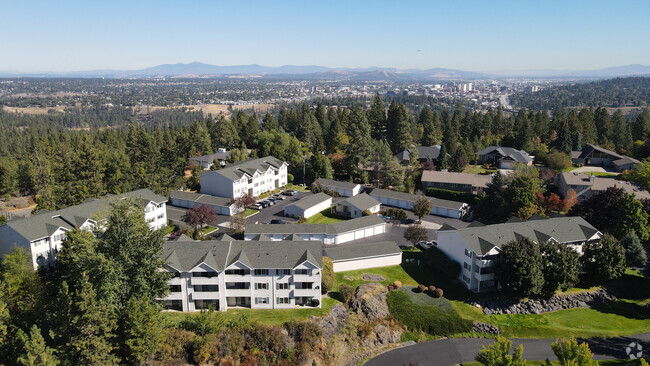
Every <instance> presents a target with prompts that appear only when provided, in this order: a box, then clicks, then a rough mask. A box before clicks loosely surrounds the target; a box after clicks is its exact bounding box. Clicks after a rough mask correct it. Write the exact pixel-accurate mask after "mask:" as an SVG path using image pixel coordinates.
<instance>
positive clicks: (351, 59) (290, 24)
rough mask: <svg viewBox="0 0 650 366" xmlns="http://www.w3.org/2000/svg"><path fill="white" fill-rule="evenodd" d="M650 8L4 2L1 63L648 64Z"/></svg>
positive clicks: (93, 66)
mask: <svg viewBox="0 0 650 366" xmlns="http://www.w3.org/2000/svg"><path fill="white" fill-rule="evenodd" d="M648 14H650V1H648V0H638V1H633V0H630V1H627V0H617V1H600V0H591V1H577V0H576V1H572V0H565V1H554V0H544V1H531V0H513V1H500V0H490V1H486V0H481V1H469V0H468V1H463V0H449V1H434V0H430V1H406V0H403V1H381V0H375V1H357V0H343V1H339V0H328V1H313V0H303V1H282V0H272V1H270V0H265V1H247V0H237V1H223V0H211V1H198V0H183V1H180V0H179V1H165V0H157V1H144V0H142V1H140V0H131V1H121V0H112V1H101V0H90V1H89V0H86V1H65V0H63V1H51V0H48V1H30V0H20V1H12V0H0V71H10V72H65V71H82V70H100V69H114V70H136V69H141V68H145V67H150V66H156V65H159V64H166V63H178V62H183V63H187V62H194V61H198V62H204V63H208V64H213V65H247V64H260V65H264V66H280V65H320V66H328V67H369V66H380V67H394V68H398V69H408V68H418V69H427V68H433V67H445V68H453V69H459V70H468V71H482V72H490V71H504V70H551V69H552V70H587V69H598V68H603V67H610V66H622V65H628V64H643V65H649V64H650V22H648V20H647V19H648V18H647V15H648Z"/></svg>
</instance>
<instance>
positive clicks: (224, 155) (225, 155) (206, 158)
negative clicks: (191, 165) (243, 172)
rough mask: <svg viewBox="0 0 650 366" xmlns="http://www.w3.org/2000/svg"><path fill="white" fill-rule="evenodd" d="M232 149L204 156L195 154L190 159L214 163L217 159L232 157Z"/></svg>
mask: <svg viewBox="0 0 650 366" xmlns="http://www.w3.org/2000/svg"><path fill="white" fill-rule="evenodd" d="M230 155H231V154H230V151H226V152H217V153H214V154H208V155H202V156H193V157H191V158H190V159H189V160H194V161H200V162H204V163H213V162H214V161H215V160H219V161H221V160H228V159H230Z"/></svg>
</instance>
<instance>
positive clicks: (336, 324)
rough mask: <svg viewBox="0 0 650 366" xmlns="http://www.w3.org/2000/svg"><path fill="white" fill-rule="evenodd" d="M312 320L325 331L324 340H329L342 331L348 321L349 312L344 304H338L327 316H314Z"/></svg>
mask: <svg viewBox="0 0 650 366" xmlns="http://www.w3.org/2000/svg"><path fill="white" fill-rule="evenodd" d="M310 318H311V320H312V321H315V322H316V323H317V324H318V326H319V327H320V328H321V330H322V331H323V338H325V339H328V338H330V337H331V336H333V335H335V334H337V333H338V332H340V331H341V329H342V328H343V325H344V324H345V321H346V320H347V319H348V310H347V309H346V308H345V306H343V305H342V304H336V305H334V307H332V310H330V313H329V314H328V315H327V316H324V317H321V318H317V317H315V316H313V315H312V316H311V317H310Z"/></svg>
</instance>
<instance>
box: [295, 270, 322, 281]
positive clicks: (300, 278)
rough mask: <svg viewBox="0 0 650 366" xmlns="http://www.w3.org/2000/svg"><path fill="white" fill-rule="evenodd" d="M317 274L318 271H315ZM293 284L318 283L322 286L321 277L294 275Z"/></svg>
mask: <svg viewBox="0 0 650 366" xmlns="http://www.w3.org/2000/svg"><path fill="white" fill-rule="evenodd" d="M314 272H316V271H314ZM318 273H320V272H318ZM293 282H317V283H319V284H320V275H299V274H295V275H293Z"/></svg>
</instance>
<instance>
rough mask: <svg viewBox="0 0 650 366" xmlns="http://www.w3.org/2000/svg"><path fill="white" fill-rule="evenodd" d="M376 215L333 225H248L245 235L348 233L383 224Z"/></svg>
mask: <svg viewBox="0 0 650 366" xmlns="http://www.w3.org/2000/svg"><path fill="white" fill-rule="evenodd" d="M384 223H385V222H384V220H383V219H382V218H381V217H379V216H377V215H370V216H363V217H359V218H356V219H351V220H344V221H339V222H336V223H333V224H249V225H246V230H245V231H244V232H245V233H246V234H325V235H336V234H342V233H347V232H349V231H353V230H358V229H362V228H366V227H369V226H375V225H379V224H384Z"/></svg>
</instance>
